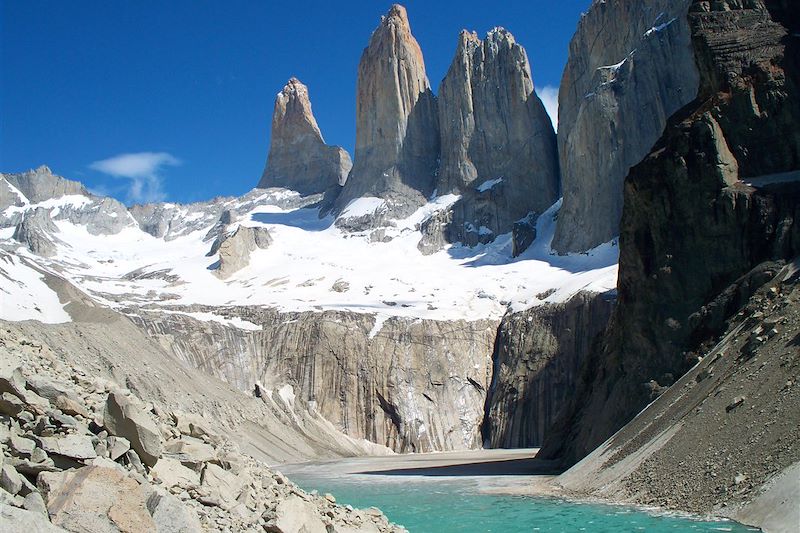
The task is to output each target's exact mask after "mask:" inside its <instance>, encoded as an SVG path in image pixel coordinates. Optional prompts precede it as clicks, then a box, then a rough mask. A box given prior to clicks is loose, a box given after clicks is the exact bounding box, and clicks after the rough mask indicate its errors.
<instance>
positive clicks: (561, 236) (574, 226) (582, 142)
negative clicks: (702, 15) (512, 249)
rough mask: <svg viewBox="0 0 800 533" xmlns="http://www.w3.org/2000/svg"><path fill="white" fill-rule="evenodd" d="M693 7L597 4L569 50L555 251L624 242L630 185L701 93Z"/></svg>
mask: <svg viewBox="0 0 800 533" xmlns="http://www.w3.org/2000/svg"><path fill="white" fill-rule="evenodd" d="M690 3H691V2H690V0H650V1H647V2H641V1H638V0H608V1H606V0H603V1H598V0H595V1H594V2H593V3H592V6H591V8H590V9H589V11H588V12H587V13H586V14H585V15H584V16H583V18H582V19H581V21H580V23H579V25H578V29H577V32H576V33H575V36H574V37H573V39H572V42H571V43H570V49H569V60H568V62H567V66H566V69H565V71H564V76H563V79H562V81H561V88H560V91H559V98H558V100H559V122H558V150H559V160H560V165H561V180H562V189H563V196H564V207H563V209H562V211H561V213H560V215H559V224H558V231H557V232H556V237H555V239H554V241H553V248H554V249H555V250H557V251H559V252H561V253H564V252H578V251H584V250H587V249H590V248H593V247H594V246H597V245H598V244H601V243H603V242H607V241H609V240H611V239H612V238H613V237H615V236H617V235H618V234H619V221H620V217H621V214H622V194H623V193H622V184H623V181H624V178H625V176H626V175H627V173H628V170H629V169H630V167H631V166H633V165H635V164H636V163H638V162H639V161H641V160H642V158H644V156H645V155H647V153H648V152H649V151H650V149H651V148H652V146H653V144H654V143H655V142H656V141H657V140H658V138H659V137H660V136H661V134H662V132H663V131H664V126H665V124H666V122H667V119H668V118H669V117H670V116H671V115H672V114H673V113H674V112H675V111H677V110H678V109H680V108H681V107H683V106H684V105H686V104H688V103H689V102H691V101H692V100H693V99H694V98H695V96H696V94H697V87H698V80H699V78H698V72H697V68H696V66H695V63H694V56H693V54H692V49H691V44H690V37H689V24H688V20H687V17H686V13H687V9H688V6H689V4H690Z"/></svg>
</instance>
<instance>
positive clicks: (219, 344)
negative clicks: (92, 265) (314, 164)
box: [131, 307, 498, 452]
mask: <svg viewBox="0 0 800 533" xmlns="http://www.w3.org/2000/svg"><path fill="white" fill-rule="evenodd" d="M188 310H194V311H213V312H215V313H216V314H221V313H224V314H226V315H228V316H231V317H236V318H240V319H243V320H245V321H248V322H251V323H253V324H258V325H260V326H262V327H263V329H262V330H260V331H251V330H246V329H241V328H237V327H232V326H229V325H224V324H221V323H217V322H201V321H198V320H196V319H194V318H192V317H189V316H186V315H180V314H166V313H164V314H162V313H156V312H146V311H140V310H137V314H138V315H139V316H138V317H133V316H132V317H131V318H132V319H133V320H134V321H136V322H137V323H138V324H139V325H140V326H142V327H143V328H144V329H145V330H146V331H147V332H148V334H150V335H152V336H154V337H155V338H156V339H158V340H159V342H160V343H161V344H162V345H163V346H165V347H168V348H169V349H170V350H171V351H172V352H173V353H174V354H176V355H177V356H178V357H179V358H180V359H181V360H183V361H185V362H186V363H188V364H189V365H191V366H193V367H197V368H200V369H201V370H203V371H205V372H207V373H209V374H211V375H214V376H217V377H220V378H222V379H224V380H226V381H228V382H229V383H232V384H234V385H235V386H237V387H239V388H240V389H242V390H245V391H251V390H253V387H254V385H255V384H256V383H259V384H260V385H259V386H260V388H262V389H266V390H272V391H273V392H272V394H273V396H274V395H277V394H278V393H277V390H279V389H281V388H282V387H283V386H284V385H287V384H288V385H291V386H292V389H293V394H294V395H295V396H296V397H297V398H298V401H300V400H302V401H304V402H310V405H312V406H315V409H316V411H317V412H319V413H320V414H321V415H322V416H324V417H325V418H326V419H328V420H330V421H331V422H332V423H334V424H335V425H336V426H337V427H338V428H339V429H340V430H342V431H343V432H344V433H346V434H347V435H349V436H351V437H355V438H366V439H368V440H370V441H372V442H376V443H382V444H385V445H386V446H389V447H390V448H392V449H394V450H396V451H401V452H411V451H417V452H421V451H432V450H459V449H469V448H476V447H479V446H480V445H481V422H482V420H483V416H484V405H485V400H486V390H487V389H488V388H489V382H490V380H491V372H492V350H493V347H494V341H495V336H496V332H497V325H498V322H497V321H491V320H481V321H475V322H466V321H462V320H458V321H433V320H416V319H410V318H409V319H406V318H389V319H387V320H386V321H385V322H382V323H381V322H376V319H375V317H374V316H372V315H365V314H358V313H351V312H333V311H327V312H323V313H312V312H307V313H280V312H277V311H272V310H265V309H260V308H251V307H247V308H244V307H232V308H225V309H219V308H216V309H205V308H199V307H198V308H191V309H188ZM379 320H380V319H379Z"/></svg>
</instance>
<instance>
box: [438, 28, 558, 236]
mask: <svg viewBox="0 0 800 533" xmlns="http://www.w3.org/2000/svg"><path fill="white" fill-rule="evenodd" d="M438 107H439V124H440V126H441V166H440V171H439V179H438V184H437V188H438V191H439V194H445V193H455V194H460V195H462V199H463V200H462V202H461V203H460V204H459V206H457V207H456V209H455V210H454V219H453V223H452V224H451V231H450V232H449V233H450V235H449V240H451V241H453V240H457V241H462V242H467V243H470V241H471V239H470V238H469V236H468V235H466V233H469V231H468V230H469V229H470V228H481V227H483V228H487V229H489V230H491V232H492V233H491V234H489V233H488V232H486V231H485V230H484V232H483V233H484V235H490V236H492V235H496V234H499V233H505V232H508V231H511V227H512V225H513V223H514V222H515V221H517V220H519V219H522V218H524V217H526V216H527V215H528V214H529V213H535V214H541V213H542V212H544V211H545V210H546V209H547V208H548V207H550V206H551V205H552V204H553V203H554V202H555V201H556V200H557V198H558V189H559V177H558V154H557V149H556V135H555V132H554V131H553V126H552V123H551V121H550V119H549V117H548V116H547V112H546V111H545V109H544V105H543V104H542V102H541V100H540V99H539V97H538V96H537V95H536V93H535V92H534V85H533V80H532V78H531V71H530V65H529V62H528V56H527V53H526V52H525V49H524V48H523V47H522V46H520V45H519V44H518V43H517V42H516V41H515V39H514V36H513V35H512V34H511V33H510V32H508V31H507V30H505V29H503V28H495V29H493V30H492V31H490V32H489V34H488V35H487V36H486V39H484V40H481V39H479V38H478V36H477V35H476V34H475V33H469V32H467V31H462V32H461V35H460V36H459V40H458V47H457V49H456V54H455V57H454V58H453V62H452V64H451V65H450V69H449V70H448V72H447V75H446V76H445V78H444V80H442V83H441V86H440V88H439V102H438ZM492 238H493V237H492ZM490 240H491V239H490Z"/></svg>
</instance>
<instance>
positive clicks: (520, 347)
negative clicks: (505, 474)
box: [484, 293, 614, 448]
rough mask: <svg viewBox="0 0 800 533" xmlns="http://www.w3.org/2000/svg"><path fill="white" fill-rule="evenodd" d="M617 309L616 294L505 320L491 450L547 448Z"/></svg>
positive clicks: (589, 296) (489, 415) (487, 433)
mask: <svg viewBox="0 0 800 533" xmlns="http://www.w3.org/2000/svg"><path fill="white" fill-rule="evenodd" d="M613 307H614V296H613V295H612V294H597V293H579V294H577V295H575V296H574V297H572V298H571V299H570V300H569V301H567V302H565V303H561V304H545V305H542V306H539V307H534V308H533V309H530V310H528V311H524V312H521V313H515V314H512V315H507V316H506V317H505V318H504V319H503V321H502V322H501V323H500V328H499V329H498V333H497V342H496V349H495V355H494V372H493V377H492V388H491V389H490V391H489V397H488V399H487V404H486V418H485V421H484V445H485V446H488V447H491V448H532V447H537V446H540V445H541V444H542V442H543V440H544V437H545V435H546V434H547V430H548V429H549V428H550V426H551V425H552V423H553V421H554V420H555V418H556V415H557V414H558V412H559V411H560V410H561V408H562V407H563V406H564V405H565V404H566V403H567V400H568V399H569V398H570V397H571V396H572V393H573V391H574V390H575V383H576V382H577V380H578V375H579V371H580V368H581V365H582V363H583V362H584V361H585V359H586V358H587V357H588V354H589V352H590V350H591V348H592V345H593V344H594V342H595V341H596V340H597V338H598V336H599V335H600V334H601V333H603V332H604V331H605V328H606V325H607V324H608V319H609V317H610V316H611V312H612V310H613Z"/></svg>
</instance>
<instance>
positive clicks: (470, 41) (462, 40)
mask: <svg viewBox="0 0 800 533" xmlns="http://www.w3.org/2000/svg"><path fill="white" fill-rule="evenodd" d="M480 43H481V39H480V37H478V32H475V31H469V30H467V29H463V30H461V33H459V34H458V49H459V50H466V49H468V48H474V47H475V46H477V45H480Z"/></svg>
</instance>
